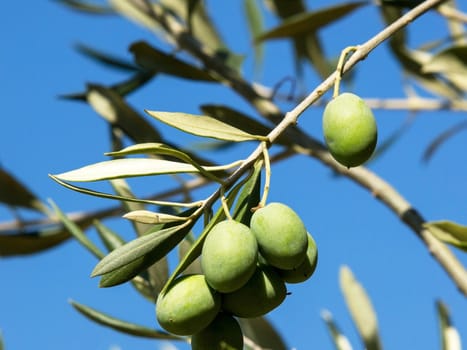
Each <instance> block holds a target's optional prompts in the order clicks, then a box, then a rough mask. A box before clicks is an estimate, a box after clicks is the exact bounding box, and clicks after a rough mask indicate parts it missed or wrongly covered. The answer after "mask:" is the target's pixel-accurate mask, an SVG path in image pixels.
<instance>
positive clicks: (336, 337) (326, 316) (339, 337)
mask: <svg viewBox="0 0 467 350" xmlns="http://www.w3.org/2000/svg"><path fill="white" fill-rule="evenodd" d="M321 318H322V319H323V320H324V322H326V326H327V327H328V330H329V333H330V335H331V338H332V341H333V342H334V346H335V347H336V350H352V346H351V345H350V342H349V339H347V337H346V336H345V335H344V334H342V332H341V331H340V329H339V327H338V326H337V325H336V323H335V322H334V320H333V318H332V314H331V313H330V312H329V311H328V310H324V311H323V312H321Z"/></svg>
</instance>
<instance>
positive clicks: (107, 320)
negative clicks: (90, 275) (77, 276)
mask: <svg viewBox="0 0 467 350" xmlns="http://www.w3.org/2000/svg"><path fill="white" fill-rule="evenodd" d="M70 303H71V305H72V306H73V307H74V308H75V309H76V310H77V311H78V312H79V313H80V314H82V315H84V316H85V317H87V318H88V319H90V320H92V321H94V322H96V323H99V324H100V325H103V326H105V327H110V328H112V329H115V330H116V331H119V332H121V333H125V334H129V335H134V336H137V337H143V338H151V339H166V340H182V341H183V340H184V338H181V337H178V336H176V335H171V334H169V333H166V332H163V331H158V330H156V329H153V328H148V327H144V326H140V325H137V324H134V323H130V322H127V321H122V320H120V319H117V318H115V317H112V316H110V315H108V314H105V313H103V312H100V311H97V310H96V309H93V308H90V307H89V306H86V305H83V304H79V303H77V302H76V301H73V300H71V301H70Z"/></svg>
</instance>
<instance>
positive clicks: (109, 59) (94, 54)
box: [75, 44, 140, 72]
mask: <svg viewBox="0 0 467 350" xmlns="http://www.w3.org/2000/svg"><path fill="white" fill-rule="evenodd" d="M75 47H76V50H77V51H78V52H79V53H81V54H83V55H85V56H87V57H89V58H91V59H93V60H95V61H96V62H99V63H102V64H104V65H106V66H109V67H111V68H115V69H119V70H123V71H125V72H128V71H129V72H138V71H140V68H139V67H138V66H136V65H135V64H134V63H132V62H128V61H126V60H125V59H122V58H120V57H116V56H113V55H110V54H108V53H105V52H102V51H100V50H96V49H94V48H92V47H90V46H87V45H84V44H77V45H76V46H75Z"/></svg>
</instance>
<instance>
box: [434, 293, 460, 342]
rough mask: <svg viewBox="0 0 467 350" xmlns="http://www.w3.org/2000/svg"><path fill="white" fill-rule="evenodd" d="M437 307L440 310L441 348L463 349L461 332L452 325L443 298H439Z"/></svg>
mask: <svg viewBox="0 0 467 350" xmlns="http://www.w3.org/2000/svg"><path fill="white" fill-rule="evenodd" d="M436 309H437V312H438V320H439V328H440V333H441V349H442V350H461V349H462V345H461V340H460V336H459V332H458V331H457V329H456V328H455V327H454V326H453V325H452V322H451V317H450V315H449V310H448V308H447V306H446V305H445V304H444V303H443V302H442V301H441V300H437V301H436Z"/></svg>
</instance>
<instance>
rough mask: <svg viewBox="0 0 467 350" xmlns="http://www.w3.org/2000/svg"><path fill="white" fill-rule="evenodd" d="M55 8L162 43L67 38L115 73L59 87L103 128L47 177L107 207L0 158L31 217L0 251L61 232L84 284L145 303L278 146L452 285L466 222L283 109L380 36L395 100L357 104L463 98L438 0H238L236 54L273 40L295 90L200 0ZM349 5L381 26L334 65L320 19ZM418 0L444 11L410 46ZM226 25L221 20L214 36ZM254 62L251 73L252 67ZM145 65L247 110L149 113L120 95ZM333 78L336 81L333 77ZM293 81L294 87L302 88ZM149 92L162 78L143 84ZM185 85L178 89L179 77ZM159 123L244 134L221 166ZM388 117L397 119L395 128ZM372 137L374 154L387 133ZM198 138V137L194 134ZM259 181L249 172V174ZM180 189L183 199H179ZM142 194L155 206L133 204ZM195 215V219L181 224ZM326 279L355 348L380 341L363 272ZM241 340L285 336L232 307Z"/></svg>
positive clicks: (276, 340) (234, 209) (253, 201)
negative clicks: (92, 157) (371, 12)
mask: <svg viewBox="0 0 467 350" xmlns="http://www.w3.org/2000/svg"><path fill="white" fill-rule="evenodd" d="M61 2H62V3H63V5H64V6H68V7H70V8H72V9H74V10H76V11H80V12H84V13H87V14H89V15H94V16H108V15H118V16H122V17H124V18H126V19H128V20H130V21H133V22H136V23H137V24H139V25H141V26H142V27H143V28H144V30H149V31H151V32H153V33H154V34H155V36H156V38H157V39H158V40H160V41H161V42H164V45H170V46H171V47H172V49H171V50H167V49H165V50H162V49H160V48H158V47H156V46H155V45H153V44H150V43H148V42H144V41H135V42H133V43H131V44H130V46H129V52H130V54H131V55H132V58H133V61H131V62H128V61H126V60H125V59H121V58H119V57H115V56H113V55H109V54H107V53H105V52H102V51H100V50H99V49H96V48H91V47H88V46H83V45H82V46H80V47H79V50H80V51H81V52H82V53H83V54H85V55H87V56H88V57H89V58H91V59H93V60H96V61H98V62H100V63H104V64H106V65H108V66H110V67H112V68H115V69H120V70H122V69H123V70H125V71H127V72H128V76H129V77H128V79H126V80H124V81H122V82H120V83H117V84H114V85H106V84H104V83H102V84H89V85H87V86H86V89H85V91H84V92H81V93H74V94H69V95H65V96H63V97H64V98H66V99H70V100H74V101H79V102H82V103H87V104H88V105H89V106H91V107H92V108H93V109H94V110H95V112H96V114H97V115H99V116H100V117H102V118H103V119H104V120H105V121H106V122H107V123H108V126H109V128H110V130H111V135H112V137H111V149H110V150H109V153H107V156H108V157H109V160H107V161H104V162H100V163H96V164H90V165H88V166H85V167H82V168H78V169H74V170H70V171H68V172H65V173H62V174H55V175H51V178H52V179H53V180H54V181H56V182H57V183H58V184H60V185H62V186H64V187H66V188H68V189H70V190H73V191H77V192H79V193H82V194H85V195H91V196H97V197H102V198H110V199H114V200H115V201H117V202H118V203H120V204H119V205H117V206H115V207H110V208H106V209H102V210H99V211H84V212H81V213H79V214H76V213H64V212H62V211H61V210H60V208H59V207H58V206H57V205H56V204H55V203H44V202H42V201H41V200H40V199H39V198H37V197H36V196H35V195H34V193H33V192H32V191H31V190H30V189H28V187H27V186H26V185H24V184H22V183H20V182H19V181H18V180H17V179H16V178H15V176H14V175H13V174H11V173H8V172H7V171H5V170H0V182H1V187H0V201H1V202H2V203H3V204H5V205H7V206H10V207H12V208H28V209H31V210H34V211H38V212H40V213H42V214H43V219H41V220H35V221H34V222H30V221H21V222H17V221H15V222H5V223H2V224H1V226H0V228H1V230H2V234H1V235H0V254H1V255H2V256H4V257H8V256H18V255H24V254H34V253H37V252H40V251H43V250H46V249H48V248H50V247H53V246H56V245H58V244H61V243H62V242H64V241H66V240H68V239H70V238H74V239H76V240H78V241H79V242H80V243H81V244H82V245H83V246H84V247H85V248H86V249H87V250H88V251H89V252H90V253H92V254H94V255H95V256H96V257H97V258H98V259H99V262H98V264H97V265H96V267H95V269H94V271H93V273H92V274H93V276H94V277H99V278H100V282H99V285H100V287H112V286H116V285H119V284H122V283H131V284H132V285H133V286H134V287H135V288H136V290H138V291H139V292H140V293H141V295H142V297H144V298H147V299H148V300H151V301H152V302H154V303H155V302H156V299H157V296H158V295H159V294H160V293H161V292H164V291H165V290H167V289H168V288H169V287H170V285H171V284H172V283H173V281H174V280H175V279H176V278H177V277H178V276H179V275H181V274H185V273H188V272H199V271H200V266H199V258H200V254H201V248H202V246H203V242H204V240H205V238H206V236H207V235H208V234H209V232H210V230H211V229H212V227H213V226H214V225H216V224H217V223H219V222H220V221H223V220H225V219H226V218H233V219H235V220H237V221H240V222H242V223H245V224H248V223H249V221H250V218H251V215H252V209H254V208H255V207H257V206H258V205H260V206H261V205H264V204H265V203H266V200H267V194H268V191H269V179H270V177H271V173H270V169H271V167H273V166H274V163H275V162H284V161H287V159H288V158H289V157H291V156H293V155H300V156H302V157H304V158H307V157H311V158H314V159H316V160H317V161H319V162H320V163H321V164H322V165H323V166H324V167H327V168H329V169H331V170H332V171H333V172H334V173H336V174H338V175H340V176H343V177H346V178H348V179H349V180H351V181H353V182H354V183H355V184H358V185H359V186H360V187H361V188H362V190H365V191H368V192H370V193H372V195H373V196H374V197H375V199H376V200H378V201H380V202H381V203H382V204H384V205H385V206H386V207H387V208H388V209H390V211H391V212H392V213H393V214H394V217H395V219H397V218H399V219H400V220H402V222H403V223H404V224H405V225H407V227H408V228H409V229H410V231H411V232H413V233H414V234H415V235H416V236H417V237H418V238H419V239H420V242H421V244H423V245H424V246H425V247H426V249H427V250H428V251H429V252H430V254H431V255H432V257H433V259H434V260H435V261H436V262H437V263H438V264H439V265H440V266H441V268H442V269H444V271H445V272H446V274H447V275H448V276H449V278H450V279H451V281H452V283H453V284H454V285H455V286H456V287H457V288H458V290H459V292H460V293H462V294H464V295H467V271H466V269H465V267H464V266H463V265H462V263H461V262H460V261H459V260H458V259H457V258H456V255H455V254H454V253H453V250H454V249H460V250H464V251H465V250H466V249H467V227H465V226H462V225H461V224H460V223H455V222H452V221H428V220H426V219H425V218H424V217H423V215H422V213H420V212H419V211H418V210H417V209H416V208H415V207H413V205H412V204H411V203H410V202H409V201H408V200H407V199H406V198H404V196H403V195H402V194H401V193H399V192H398V191H397V189H396V188H394V187H393V186H392V185H391V184H390V183H388V182H386V181H385V180H384V179H383V178H381V177H380V176H378V174H375V173H374V172H372V171H370V170H369V169H368V168H366V167H365V166H359V167H355V168H350V169H348V168H346V167H344V166H342V165H340V164H339V163H338V162H336V161H335V160H334V158H333V157H332V155H331V154H330V153H329V152H328V150H327V147H326V145H324V144H323V143H322V141H321V140H320V139H316V138H315V137H313V136H311V135H310V134H309V133H308V132H307V131H306V130H304V129H303V128H301V127H300V126H299V125H298V124H297V121H298V120H299V118H300V116H301V115H302V113H303V112H304V111H306V110H307V109H308V108H314V107H315V106H323V105H324V104H325V103H326V100H325V96H323V95H325V93H326V92H327V91H328V90H331V89H333V88H334V89H335V91H337V92H338V87H339V84H340V81H341V79H342V80H344V81H345V80H346V79H351V73H352V69H353V68H354V67H355V66H357V65H359V64H364V61H363V60H364V59H365V58H366V57H367V56H368V55H371V54H372V51H373V50H374V49H375V48H376V47H378V46H379V45H380V44H381V43H383V42H386V43H387V44H388V45H389V47H390V49H391V51H392V54H393V57H394V58H395V60H396V61H397V63H398V65H399V67H400V70H401V75H402V74H404V75H405V76H406V77H407V86H406V91H408V93H407V97H406V98H405V99H400V100H382V99H381V100H379V99H378V100H375V99H373V100H366V103H367V104H368V106H370V107H371V108H372V109H374V110H377V109H380V108H382V109H398V110H408V111H412V112H414V113H415V112H417V111H421V110H427V109H429V110H438V109H439V110H441V109H445V110H451V111H459V110H461V111H465V110H467V103H466V101H465V91H466V90H467V83H466V82H467V80H466V78H465V77H466V76H467V38H466V34H465V24H466V23H467V15H466V14H465V13H462V12H461V11H460V10H459V9H458V8H457V7H456V4H455V2H454V1H442V0H426V1H413V0H402V1H394V0H385V1H384V0H383V1H380V2H375V3H370V2H364V1H351V2H348V1H342V2H340V3H338V4H337V5H332V6H329V7H323V8H314V9H308V8H307V6H306V4H305V2H304V1H302V0H287V1H284V0H269V1H266V0H265V1H255V0H244V1H241V2H240V1H239V2H238V6H243V9H244V11H245V18H246V21H245V23H247V24H248V30H249V32H250V33H251V38H250V39H249V40H251V43H252V45H251V52H249V54H250V55H252V56H253V57H254V60H255V62H256V67H257V68H258V69H261V67H262V63H263V61H264V60H265V59H266V58H265V57H263V54H264V53H263V50H264V46H265V45H268V43H269V42H270V41H272V40H287V41H290V42H291V45H290V48H291V50H292V54H293V57H294V59H295V66H296V77H294V79H293V81H294V82H297V85H298V86H300V88H299V89H297V90H301V91H299V92H298V93H297V92H296V91H295V93H292V94H291V96H285V95H284V94H281V92H280V91H282V90H283V89H280V88H281V84H280V83H279V84H278V85H277V86H264V85H260V84H257V83H255V82H254V81H255V77H254V76H245V75H244V73H243V71H242V69H241V65H242V57H241V56H240V55H238V54H236V53H234V52H233V51H231V50H230V49H229V47H228V46H227V45H226V44H225V42H224V41H223V40H222V38H221V35H219V31H218V29H217V28H216V26H215V24H214V23H217V22H219V21H221V19H217V18H215V13H211V12H210V8H209V2H203V1H197V0H160V1H149V0H109V1H108V4H107V5H100V4H94V3H93V2H90V1H89V2H84V1H83V2H82V1H76V0H62V1H61ZM364 6H374V7H376V8H377V10H378V11H379V12H380V14H381V16H382V18H383V19H384V21H385V23H386V27H385V28H384V29H383V30H382V31H380V32H375V33H374V36H373V37H369V38H368V40H367V41H366V42H363V43H359V44H358V45H357V46H355V47H352V48H351V49H350V50H346V51H345V50H344V49H345V48H342V50H343V51H344V54H343V55H342V57H341V60H340V62H339V63H337V62H336V61H335V58H334V57H327V56H326V55H325V53H324V51H323V49H322V42H321V40H322V29H323V28H325V27H327V26H339V20H340V19H342V18H344V17H346V16H348V15H350V14H351V13H353V12H354V11H358V10H359V9H361V8H362V7H364ZM428 11H436V12H437V13H438V14H439V15H440V16H441V17H442V18H443V19H444V20H445V21H446V24H447V26H446V27H447V28H448V29H449V32H448V33H444V32H443V33H439V32H437V31H433V33H432V38H431V39H432V40H431V41H430V43H429V44H430V45H428V44H427V45H425V46H423V47H419V48H412V47H410V45H409V43H408V39H407V32H408V31H409V30H410V23H411V22H413V21H415V20H417V18H418V17H420V16H423V15H424V14H426V13H427V12H428ZM266 16H270V17H273V18H275V20H276V21H277V25H276V26H275V27H266V26H265V25H264V23H265V21H264V18H265V17H266ZM227 35H228V34H227ZM304 67H310V68H311V69H312V70H313V71H314V72H315V73H316V75H317V76H318V77H319V79H320V83H319V84H316V86H314V87H312V88H311V89H310V88H309V87H306V88H305V87H304V86H303V85H304V84H303V81H304V78H303V74H304ZM266 73H267V72H266ZM159 75H169V76H173V77H176V78H179V79H187V80H191V81H193V82H195V84H193V86H194V88H196V82H202V83H209V84H212V85H213V86H219V88H222V89H225V88H226V87H227V88H228V89H230V90H231V91H232V92H233V93H235V94H237V95H238V96H239V97H241V98H242V99H244V101H245V102H246V103H247V104H249V105H250V106H251V107H252V110H254V111H255V113H254V115H253V114H248V113H246V112H244V111H242V110H239V109H237V108H235V107H232V106H228V105H221V104H203V105H200V110H201V111H202V113H201V114H196V115H195V114H189V113H186V112H185V111H179V110H171V111H153V110H147V109H145V108H147V106H139V107H138V108H137V109H135V107H132V106H130V105H129V104H128V103H127V101H126V97H127V96H128V95H129V94H132V93H133V94H136V93H137V92H138V90H139V89H141V88H143V87H144V86H145V84H147V83H148V82H150V81H151V80H152V79H155V78H157V77H158V76H159ZM411 85H417V86H418V87H421V88H422V89H425V90H426V91H428V92H430V94H431V95H432V96H433V97H432V98H431V97H430V98H422V97H419V96H417V95H416V94H414V93H411V91H412V90H410V89H409V88H408V87H410V86H411ZM336 88H337V89H336ZM303 91H305V93H303ZM159 93H162V92H159ZM187 93H189V91H187ZM284 99H286V100H287V101H294V107H293V108H291V109H290V110H287V111H284V110H282V109H281V107H280V106H281V105H282V104H281V103H280V102H282V101H283V100H284ZM161 123H162V124H166V125H169V126H171V127H174V128H177V129H179V130H182V131H183V132H186V133H188V134H192V135H197V136H200V137H204V138H206V140H209V142H210V143H209V144H210V147H211V148H213V149H219V150H222V149H224V148H227V147H234V146H235V145H237V144H238V143H241V142H253V143H256V144H257V147H256V148H255V149H254V150H253V151H252V152H251V154H247V155H242V157H241V159H239V160H238V161H234V162H231V163H228V164H225V163H223V162H222V159H220V160H217V161H213V160H210V159H206V158H205V156H204V155H203V154H202V152H200V151H197V150H196V149H186V148H183V147H181V146H179V145H178V144H177V142H176V140H171V139H168V138H166V137H164V135H163V133H162V132H161V130H160V125H161ZM465 127H466V124H465V123H460V124H458V125H455V126H454V127H452V128H450V129H448V130H445V131H443V132H442V133H440V135H439V137H438V138H436V139H435V140H433V142H432V143H431V145H430V147H429V148H428V149H427V150H426V153H425V159H429V158H430V157H431V156H432V154H433V153H434V152H436V150H437V149H438V147H439V146H440V145H442V144H443V143H444V142H445V141H447V140H449V138H450V137H451V136H452V135H453V134H455V133H457V132H459V131H461V130H462V129H465ZM401 130H402V131H403V128H402V129H401ZM397 136H398V134H396V135H394V137H393V138H391V139H389V140H379V145H378V148H377V155H378V156H380V155H381V153H382V152H383V151H384V150H385V149H387V147H388V146H390V145H391V142H393V141H394V139H395V138H397ZM207 142H208V141H207ZM147 176H150V177H155V178H156V180H157V178H158V177H160V176H176V177H177V178H178V181H180V185H178V186H176V187H174V188H172V189H168V190H166V191H164V192H160V193H148V194H147V196H146V197H144V198H136V197H135V196H134V195H133V194H132V190H131V188H130V187H129V185H128V183H127V182H126V181H125V179H127V178H131V177H147ZM263 179H264V180H263ZM94 181H109V182H110V184H111V185H112V188H113V190H114V192H112V193H103V192H98V191H96V190H93V189H92V188H91V187H92V186H82V185H77V184H76V183H87V182H94ZM213 184H214V187H213V188H214V190H213V192H212V193H211V194H210V195H209V196H208V197H206V198H193V197H194V196H193V195H192V192H193V191H194V190H196V189H198V188H201V187H205V186H207V185H210V186H213ZM180 197H182V198H183V200H180V199H179V198H180ZM149 206H150V207H151V208H153V207H154V206H155V207H156V208H158V210H155V211H154V210H149V209H148V207H149ZM119 215H120V216H122V215H123V216H124V217H125V218H126V219H129V220H131V222H132V223H133V227H134V231H135V238H134V240H131V241H128V242H125V241H124V239H123V238H122V237H121V236H120V235H119V234H118V233H117V232H114V231H112V230H111V229H109V227H107V226H106V225H105V223H104V221H105V220H106V219H108V218H110V217H114V216H119ZM195 224H201V225H202V227H203V229H202V232H200V233H198V234H194V233H193V232H192V229H193V227H194V226H195ZM90 228H95V229H96V230H97V232H98V233H99V237H100V238H101V240H102V243H103V244H104V246H105V247H106V249H107V251H102V250H101V249H100V248H98V245H99V244H96V243H94V242H92V241H91V240H90V239H89V238H88V237H87V236H86V235H85V232H86V230H88V229H90ZM176 248H177V249H178V250H179V252H180V254H179V262H178V265H177V266H176V268H175V269H174V270H173V271H169V268H168V263H167V254H169V252H171V251H173V250H174V249H176ZM340 285H341V288H342V291H343V295H344V297H345V301H346V303H347V305H348V308H349V311H350V313H351V315H352V318H353V320H354V322H355V325H356V328H357V330H358V331H359V334H360V335H361V337H362V341H363V342H364V344H365V346H366V348H367V349H381V348H382V345H381V341H380V339H379V336H378V326H377V318H376V314H375V312H374V311H373V307H372V305H371V301H370V299H369V297H368V295H367V293H366V292H365V290H364V288H363V286H362V285H361V284H360V283H359V282H358V280H356V278H355V276H354V275H353V273H352V271H351V270H350V269H349V268H348V267H343V268H342V269H341V271H340ZM72 305H73V307H75V308H76V310H77V311H78V312H80V313H82V314H83V315H84V316H86V317H88V318H89V319H91V320H93V321H95V322H97V323H100V324H102V325H105V326H108V327H111V328H114V329H115V330H117V331H120V332H124V333H127V334H131V335H135V336H140V337H146V338H153V339H164V340H170V341H174V342H178V341H182V342H185V341H187V338H185V337H179V336H176V335H172V334H169V333H166V332H165V331H163V330H158V329H155V328H147V327H143V326H140V325H137V324H132V323H128V322H126V321H123V320H119V319H116V318H114V317H112V316H110V315H107V314H105V313H102V312H100V311H98V310H96V309H93V308H90V307H88V306H86V305H82V304H79V303H77V302H72ZM437 306H438V314H439V319H440V324H441V332H442V339H443V348H444V349H457V348H458V347H456V346H458V336H457V333H456V331H455V328H453V326H452V325H451V323H450V317H449V313H448V311H447V307H446V306H445V305H444V304H443V303H442V302H439V303H438V305H437ZM322 316H323V319H324V321H325V322H326V324H327V326H328V328H329V331H330V334H331V335H332V339H333V341H334V343H335V346H336V348H337V349H349V348H351V347H350V344H349V343H348V341H347V340H346V338H345V336H344V335H343V334H341V332H340V331H339V329H338V327H337V325H336V324H335V323H334V321H333V319H332V317H331V315H330V314H328V313H324V314H323V315H322ZM241 325H242V329H243V331H244V341H245V346H246V347H247V348H250V349H263V348H264V349H265V348H272V349H285V345H284V343H283V341H282V340H281V335H280V330H279V331H277V330H275V329H274V328H273V327H272V326H271V325H270V324H269V322H268V321H267V320H266V319H265V318H263V317H260V318H253V319H242V320H241Z"/></svg>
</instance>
